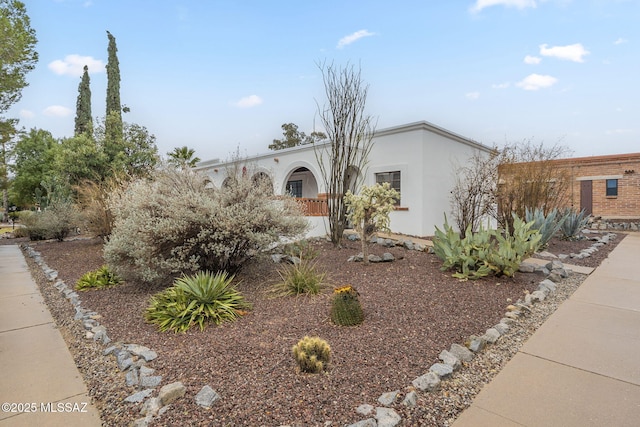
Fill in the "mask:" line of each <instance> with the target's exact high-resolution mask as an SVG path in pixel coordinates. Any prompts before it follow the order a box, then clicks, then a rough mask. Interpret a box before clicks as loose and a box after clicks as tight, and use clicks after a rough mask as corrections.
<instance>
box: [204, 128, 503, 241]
mask: <svg viewBox="0 0 640 427" xmlns="http://www.w3.org/2000/svg"><path fill="white" fill-rule="evenodd" d="M322 144H328V143H322ZM265 145H266V144H265ZM316 145H318V144H316ZM317 148H318V147H316V146H314V145H302V146H297V147H292V148H287V149H283V150H278V151H271V152H269V153H266V154H260V155H256V156H253V157H249V158H245V159H241V161H240V162H241V163H242V164H241V165H240V164H239V163H238V161H236V162H232V161H220V160H219V159H214V160H209V161H203V162H201V163H199V164H198V166H197V168H196V170H197V171H199V172H200V173H202V174H204V175H205V176H206V177H207V179H208V180H210V182H211V185H214V186H216V187H219V186H221V185H223V184H224V180H225V179H226V178H227V177H228V173H227V171H228V170H229V169H230V168H238V167H241V168H246V170H247V171H249V173H251V174H252V176H253V178H254V179H269V180H270V182H271V184H272V185H273V192H274V194H275V195H283V194H287V193H290V194H293V195H294V196H295V197H297V198H298V200H299V201H300V203H303V204H305V206H306V212H307V216H308V220H309V222H310V224H311V230H310V232H309V236H322V235H326V234H328V231H329V225H328V222H327V217H326V196H327V190H326V188H325V183H324V179H323V177H322V175H321V172H320V168H319V166H318V160H317V157H316V153H317V152H321V151H322V150H317ZM316 150H317V151H316ZM476 152H480V153H487V154H488V153H490V152H491V149H490V148H489V147H487V146H485V145H482V144H480V143H478V142H476V141H473V140H471V139H469V138H465V137H463V136H461V135H458V134H456V133H453V132H451V131H449V130H446V129H443V128H441V127H438V126H436V125H434V124H431V123H428V122H426V121H421V122H415V123H409V124H404V125H400V126H395V127H391V128H386V129H380V130H377V131H376V132H375V134H374V137H373V147H372V149H371V152H370V155H369V158H368V159H369V162H368V166H367V168H366V170H356V169H355V168H354V169H353V170H352V171H351V173H352V174H354V175H355V174H358V175H359V177H360V178H361V181H362V182H363V184H364V185H373V184H375V183H376V182H390V183H391V185H392V187H393V188H395V189H396V190H398V191H399V192H400V194H401V199H400V202H399V204H398V206H397V207H396V209H395V211H394V212H392V213H391V218H390V219H391V223H390V228H391V230H392V231H393V232H395V233H401V234H407V235H413V236H431V235H433V234H434V231H435V226H436V225H437V226H441V225H442V223H443V221H444V214H445V213H447V215H448V216H449V217H450V202H449V194H450V191H451V189H452V187H453V184H454V176H455V173H456V168H457V167H458V166H459V165H463V164H464V163H465V162H466V161H467V160H468V159H469V158H470V157H471V156H472V155H473V154H474V153H476ZM354 190H355V191H356V192H357V189H354Z"/></svg>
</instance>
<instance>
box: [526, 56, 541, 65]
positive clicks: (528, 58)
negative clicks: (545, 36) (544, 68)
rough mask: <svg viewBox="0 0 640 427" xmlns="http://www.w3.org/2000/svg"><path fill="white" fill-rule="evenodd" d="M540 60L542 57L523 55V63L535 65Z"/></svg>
mask: <svg viewBox="0 0 640 427" xmlns="http://www.w3.org/2000/svg"><path fill="white" fill-rule="evenodd" d="M540 61H542V58H539V57H537V56H531V55H527V56H525V57H524V63H525V64H530V65H536V64H539V63H540Z"/></svg>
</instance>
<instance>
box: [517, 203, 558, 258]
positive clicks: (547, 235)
mask: <svg viewBox="0 0 640 427" xmlns="http://www.w3.org/2000/svg"><path fill="white" fill-rule="evenodd" d="M558 214H560V212H559V211H558V209H553V210H552V211H551V212H549V214H548V215H547V216H545V215H544V211H543V210H542V209H540V208H535V209H534V210H533V211H531V210H529V208H526V211H525V220H526V221H527V222H531V223H532V225H531V229H532V230H538V232H539V233H540V248H546V247H547V245H548V243H549V240H551V239H552V238H553V236H555V235H556V233H557V232H558V230H560V227H562V224H563V223H564V221H565V219H566V215H563V214H560V216H559V217H558Z"/></svg>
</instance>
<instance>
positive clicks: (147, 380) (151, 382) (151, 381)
mask: <svg viewBox="0 0 640 427" xmlns="http://www.w3.org/2000/svg"><path fill="white" fill-rule="evenodd" d="M161 382H162V376H161V375H157V376H153V375H144V376H141V377H140V387H142V388H153V387H157V386H159V385H160V383H161Z"/></svg>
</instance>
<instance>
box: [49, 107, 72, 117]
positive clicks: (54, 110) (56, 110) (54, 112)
mask: <svg viewBox="0 0 640 427" xmlns="http://www.w3.org/2000/svg"><path fill="white" fill-rule="evenodd" d="M71 113H72V111H71V109H70V108H67V107H63V106H62V105H51V106H49V107H47V108H45V109H44V115H45V116H52V117H67V116H70V115H71Z"/></svg>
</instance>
